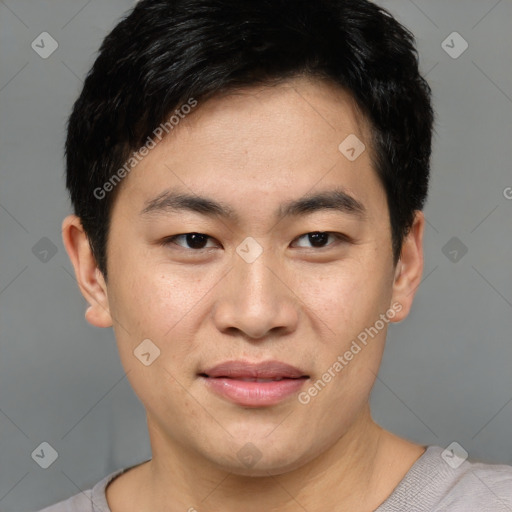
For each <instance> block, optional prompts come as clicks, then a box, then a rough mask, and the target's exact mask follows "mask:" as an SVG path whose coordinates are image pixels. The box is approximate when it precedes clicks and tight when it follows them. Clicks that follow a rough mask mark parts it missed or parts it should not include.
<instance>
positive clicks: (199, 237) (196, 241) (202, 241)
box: [162, 233, 211, 250]
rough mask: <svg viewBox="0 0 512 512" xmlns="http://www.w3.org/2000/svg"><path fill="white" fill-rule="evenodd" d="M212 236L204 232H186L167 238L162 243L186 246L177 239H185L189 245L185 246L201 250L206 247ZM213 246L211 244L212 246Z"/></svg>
mask: <svg viewBox="0 0 512 512" xmlns="http://www.w3.org/2000/svg"><path fill="white" fill-rule="evenodd" d="M210 238H211V237H209V236H208V235H205V234H203V233H184V234H181V235H174V236H171V237H168V238H166V239H165V240H164V241H163V242H162V243H163V245H166V246H167V245H170V244H174V245H178V246H180V247H184V246H183V245H182V244H181V243H179V242H177V241H184V243H185V244H186V245H187V246H188V247H187V246H185V247H184V248H185V249H186V248H189V249H195V250H201V249H206V248H207V247H206V243H207V242H208V240H209V239H210ZM210 247H211V246H210Z"/></svg>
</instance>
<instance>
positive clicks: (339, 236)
mask: <svg viewBox="0 0 512 512" xmlns="http://www.w3.org/2000/svg"><path fill="white" fill-rule="evenodd" d="M312 234H326V235H332V236H333V237H334V238H335V239H336V242H335V243H331V244H328V245H326V246H324V247H313V246H312V247H306V248H305V249H317V250H322V249H328V248H330V247H333V246H336V245H338V243H344V242H345V243H346V242H349V241H350V240H351V239H350V237H348V236H347V235H344V234H343V233H337V232H334V231H310V232H308V233H304V234H303V235H300V236H298V237H297V238H296V239H295V240H300V239H301V238H303V237H306V236H308V235H312ZM187 235H201V236H203V237H207V239H208V240H212V239H213V237H211V236H209V235H205V234H204V233H197V232H195V231H194V232H190V233H182V234H179V235H173V236H170V237H167V238H164V239H163V240H162V241H161V245H163V246H164V247H168V246H170V245H177V246H178V247H180V248H181V249H185V250H186V251H191V252H197V253H199V252H201V251H205V250H208V249H213V247H203V248H201V249H192V248H186V247H183V246H181V245H179V244H177V243H175V240H176V239H177V238H179V237H186V236H187ZM303 248H304V247H303Z"/></svg>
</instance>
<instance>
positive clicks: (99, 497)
mask: <svg viewBox="0 0 512 512" xmlns="http://www.w3.org/2000/svg"><path fill="white" fill-rule="evenodd" d="M129 469H131V468H124V469H118V470H117V471H114V472H112V473H110V474H109V475H107V476H106V477H105V478H103V479H102V480H100V481H99V482H98V483H97V484H96V485H95V486H94V487H93V488H92V489H88V490H86V491H83V492H79V493H78V494H75V495H74V496H72V497H71V498H68V499H66V500H63V501H59V502H58V503H55V504H54V505H50V506H49V507H46V508H43V509H41V510H39V511H38V512H111V510H110V508H109V506H108V503H107V497H106V494H105V489H106V488H107V485H108V484H109V483H110V482H111V481H112V480H114V478H116V477H117V476H119V475H121V474H123V473H124V472H126V471H128V470H129Z"/></svg>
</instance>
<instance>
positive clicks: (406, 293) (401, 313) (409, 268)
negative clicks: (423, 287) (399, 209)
mask: <svg viewBox="0 0 512 512" xmlns="http://www.w3.org/2000/svg"><path fill="white" fill-rule="evenodd" d="M424 229H425V216H424V215H423V212H421V211H419V210H416V212H415V217H414V221H413V224H412V226H411V229H410V231H409V233H408V234H407V236H406V237H405V238H404V241H403V243H402V250H401V252H400V259H399V260H398V263H397V265H396V269H395V277H394V282H393V295H392V303H393V304H394V303H398V304H400V305H401V306H402V307H401V309H400V310H398V309H396V310H395V311H397V314H396V315H395V316H394V317H393V319H390V321H391V322H400V321H402V320H403V319H404V318H406V317H407V315H408V314H409V311H410V310H411V306H412V302H413V299H414V295H415V294H416V290H417V289H418V286H419V285H420V282H421V275H422V273H423V232H424Z"/></svg>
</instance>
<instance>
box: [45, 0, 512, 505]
mask: <svg viewBox="0 0 512 512" xmlns="http://www.w3.org/2000/svg"><path fill="white" fill-rule="evenodd" d="M433 118H434V115H433V110H432V107H431V104H430V88H429V86H428V85H427V83H426V82H425V80H424V79H423V78H422V77H421V76H420V74H419V72H418V62H417V55H416V52H415V49H414V39H413V37H412V35H411V34H410V33H409V32H408V31H407V30H406V29H405V28H404V27H402V26H401V25H400V24H399V23H398V22H397V21H396V20H394V19H393V18H392V17H391V16H390V15H389V14H388V13H387V12H386V11H385V10H383V9H381V8H379V7H377V6H376V5H374V4H372V3H370V2H367V1H363V0H357V1H356V0H350V1H344V0H316V1H314V2H312V1H305V0H295V1H290V0H258V1H256V0H246V1H243V2H240V1H237V2H235V1H230V0H188V1H179V0H143V1H141V2H139V3H138V4H137V5H136V7H135V8H134V10H133V11H132V12H131V13H130V15H129V16H128V17H126V18H125V19H124V20H123V21H121V22H120V23H119V24H118V25H117V26H116V27H115V28H114V30H113V31H112V32H111V33H110V34H109V35H108V36H107V37H106V39H105V40H104V42H103V44H102V47H101V50H100V55H99V56H98V58H97V60H96V62H95V64H94V66H93V68H92V70H91V72H90V73H89V75H88V77H87V79H86V81H85V84H84V88H83V91H82V93H81V95H80V97H79V99H78V100H77V102H76V104H75V106H74V110H73V113H72V115H71V118H70V121H69V126H68V138H67V144H66V155H67V187H68V189H69V191H70V194H71V199H72V202H73V206H74V210H75V215H70V216H68V217H67V218H66V219H65V220H64V222H63V240H64V244H65V246H66V249H67V251H68V254H69V256H70V259H71V261H72V263H73V266H74V269H75V272H76V276H77V281H78V284H79V286H80V290H81V292H82V293H83V295H84V296H85V298H86V299H87V300H88V302H89V304H90V307H89V309H88V310H87V312H86V318H87V320H88V321H89V322H90V323H91V324H93V325H95V326H98V327H113V329H114V332H115V335H116V339H117V343H118V348H119V353H120V357H121V361H122V364H123V366H124V368H125V370H126V373H127V376H128V379H129V381H130V383H131V385H132V386H133V389H134V391H135V392H136V394H137V396H138V397H139V398H140V400H141V402H142V403H143V404H144V406H145V408H146V412H147V423H148V430H149V436H150V442H151V448H152V458H151V459H150V460H149V461H144V462H141V463H140V464H138V465H137V466H134V467H131V468H125V469H124V470H119V471H116V472H115V473H112V474H110V475H108V476H106V477H105V478H104V479H103V480H102V481H100V482H98V483H97V484H96V485H95V486H94V488H93V489H91V490H88V491H87V492H85V493H80V494H78V495H76V496H74V497H72V498H70V499H69V500H67V501H64V502H61V503H60V504H57V505H54V506H53V507H49V508H47V509H45V512H50V511H51V512H58V511H64V510H65V511H68V510H69V511H80V512H82V511H88V512H89V511H93V512H100V511H102V512H108V511H111V512H131V511H137V512H149V511H152V512H153V511H159V512H175V511H189V512H192V511H198V512H203V511H205V512H206V511H209V512H213V511H221V510H222V511H225V512H231V511H235V510H236V511H238V510H243V511H245V512H256V511H258V512H260V511H279V512H295V511H304V510H306V511H309V512H313V511H320V510H322V511H325V510H328V511H345V510H347V511H351V512H363V511H365V512H366V511H379V512H388V511H397V510H407V511H410V510H415V511H432V510H439V511H440V510H443V511H454V510H464V511H467V510H475V511H476V510H478V511H481V510H510V509H512V467H509V466H504V465H501V466H491V465H487V464H482V463H476V462H468V461H465V462H463V463H462V464H449V463H448V462H446V460H445V459H449V458H450V457H451V458H457V453H455V452H454V451H451V452H449V454H448V455H447V456H446V455H445V457H444V458H443V457H442V456H441V453H442V451H443V450H442V448H441V447H438V446H422V445H418V444H415V443H413V442H410V441H408V440H405V439H401V438H399V437H397V436H395V435H394V434H392V433H390V432H387V431H385V430H384V429H383V428H382V427H380V426H379V425H377V424H376V423H375V422H374V421H373V419H372V417H371V412H370V408H369V402H368V399H369V394H370V391H371V389H372V386H373V384H374V382H375V378H376V375H377V372H378V369H379V364H380V361H381V357H382V353H383V349H384V344H385V337H386V332H387V326H388V325H389V323H391V322H398V321H401V320H403V319H404V318H405V317H406V316H407V315H408V313H409V311H410V309H411V306H412V302H413V297H414V294H415V291H416V289H417V287H418V286H419V284H420V281H421V274H422V269H423V255H422V254H423V247H422V244H423V231H424V224H425V220H424V216H423V213H422V208H423V205H424V202H425V200H426V195H427V188H428V177H429V160H430V152H431V134H432V125H433ZM479 482H480V483H479ZM482 482H483V485H482V484H481V483H482ZM507 507H508V508H507Z"/></svg>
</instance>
